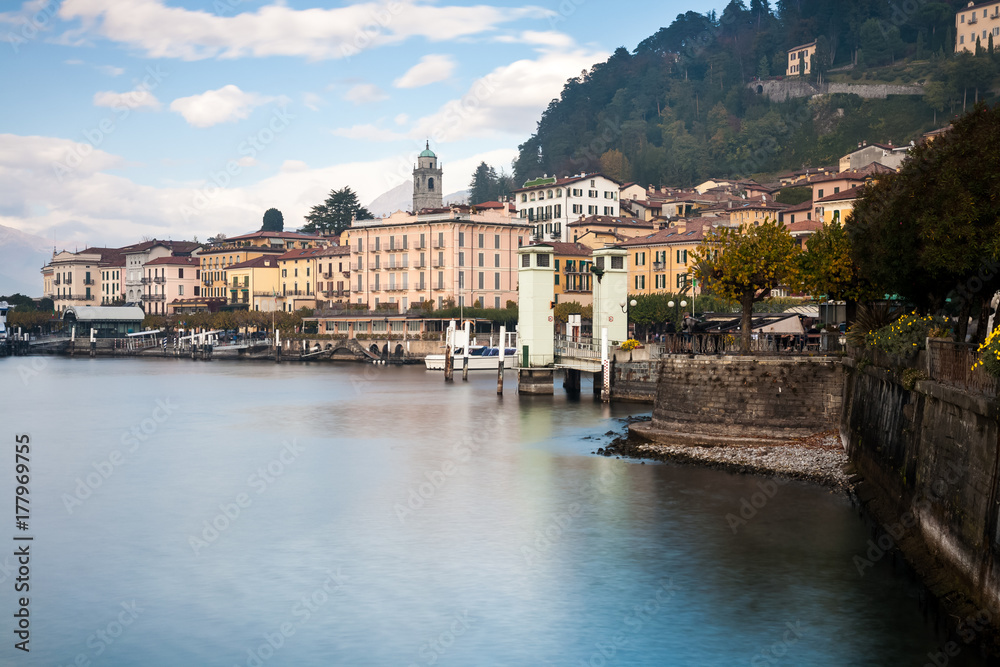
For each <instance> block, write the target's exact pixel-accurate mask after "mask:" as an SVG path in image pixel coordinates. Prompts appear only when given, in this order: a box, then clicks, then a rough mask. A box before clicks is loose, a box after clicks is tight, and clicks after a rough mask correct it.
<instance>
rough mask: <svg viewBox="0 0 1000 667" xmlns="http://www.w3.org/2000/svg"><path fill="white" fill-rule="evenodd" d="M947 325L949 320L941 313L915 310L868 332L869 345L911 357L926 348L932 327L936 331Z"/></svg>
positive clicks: (890, 352) (889, 352)
mask: <svg viewBox="0 0 1000 667" xmlns="http://www.w3.org/2000/svg"><path fill="white" fill-rule="evenodd" d="M947 326H948V320H946V319H945V318H943V317H941V316H940V315H919V314H917V311H913V312H912V313H909V314H907V315H903V316H902V317H900V318H899V319H898V320H896V321H895V322H893V323H891V324H889V325H888V326H884V327H882V328H881V329H878V330H877V331H874V332H872V333H870V334H868V336H867V338H868V346H869V347H873V348H875V349H878V350H881V351H883V352H885V353H886V354H893V355H896V356H899V357H909V356H912V355H914V354H916V352H917V351H918V350H922V349H924V343H925V341H926V339H927V337H928V335H929V334H930V332H931V330H932V329H933V330H935V332H936V331H938V330H940V329H941V328H944V327H947Z"/></svg>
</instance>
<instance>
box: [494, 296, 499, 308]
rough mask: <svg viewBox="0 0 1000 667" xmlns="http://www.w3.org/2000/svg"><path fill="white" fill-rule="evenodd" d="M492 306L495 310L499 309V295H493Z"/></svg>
mask: <svg viewBox="0 0 1000 667" xmlns="http://www.w3.org/2000/svg"><path fill="white" fill-rule="evenodd" d="M493 307H494V308H496V309H497V310H500V297H498V296H495V297H493Z"/></svg>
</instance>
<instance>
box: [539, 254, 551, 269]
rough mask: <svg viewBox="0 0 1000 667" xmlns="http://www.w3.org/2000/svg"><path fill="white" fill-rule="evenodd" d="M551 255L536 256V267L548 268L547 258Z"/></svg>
mask: <svg viewBox="0 0 1000 667" xmlns="http://www.w3.org/2000/svg"><path fill="white" fill-rule="evenodd" d="M550 257H551V255H538V266H550V264H549V258H550Z"/></svg>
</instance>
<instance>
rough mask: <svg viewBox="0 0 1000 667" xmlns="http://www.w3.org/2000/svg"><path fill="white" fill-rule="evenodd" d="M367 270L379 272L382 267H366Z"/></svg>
mask: <svg viewBox="0 0 1000 667" xmlns="http://www.w3.org/2000/svg"><path fill="white" fill-rule="evenodd" d="M368 270H369V271H381V270H382V267H381V266H379V265H378V264H375V265H374V266H369V267H368Z"/></svg>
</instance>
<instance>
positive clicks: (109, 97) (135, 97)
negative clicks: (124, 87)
mask: <svg viewBox="0 0 1000 667" xmlns="http://www.w3.org/2000/svg"><path fill="white" fill-rule="evenodd" d="M94 106H96V107H110V108H112V109H122V108H128V109H135V110H137V111H141V110H142V109H151V110H153V111H159V110H160V101H159V100H158V99H156V97H155V96H154V95H153V93H151V92H149V91H148V90H130V91H129V92H127V93H116V92H113V91H110V90H106V91H103V92H99V93H94Z"/></svg>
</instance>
